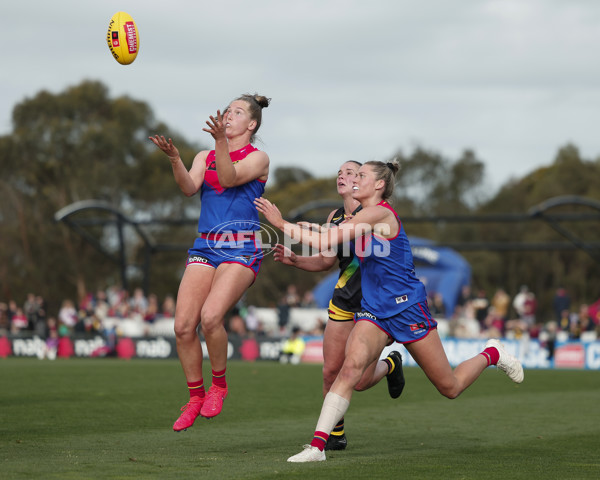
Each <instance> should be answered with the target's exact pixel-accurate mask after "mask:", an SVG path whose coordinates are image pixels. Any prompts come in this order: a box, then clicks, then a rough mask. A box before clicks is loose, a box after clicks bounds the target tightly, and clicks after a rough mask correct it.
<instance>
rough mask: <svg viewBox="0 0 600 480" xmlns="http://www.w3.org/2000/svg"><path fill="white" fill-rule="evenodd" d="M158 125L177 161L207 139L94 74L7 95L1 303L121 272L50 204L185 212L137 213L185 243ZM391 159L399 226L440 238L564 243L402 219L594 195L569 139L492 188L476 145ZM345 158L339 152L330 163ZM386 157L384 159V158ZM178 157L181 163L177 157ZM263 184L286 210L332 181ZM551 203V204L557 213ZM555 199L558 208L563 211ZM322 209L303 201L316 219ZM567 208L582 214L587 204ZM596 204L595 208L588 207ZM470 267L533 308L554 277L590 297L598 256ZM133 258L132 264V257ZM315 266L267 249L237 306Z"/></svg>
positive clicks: (96, 282) (137, 255)
mask: <svg viewBox="0 0 600 480" xmlns="http://www.w3.org/2000/svg"><path fill="white" fill-rule="evenodd" d="M155 132H162V133H164V134H165V135H166V136H170V137H172V138H173V140H174V141H175V142H176V143H177V145H178V147H179V149H180V152H181V154H182V158H184V159H191V158H193V156H194V154H195V153H196V152H197V151H199V150H201V149H202V148H206V146H202V145H197V144H194V143H192V142H189V141H188V140H186V139H185V138H183V136H182V135H180V134H179V133H178V132H176V131H174V130H172V129H171V128H170V127H169V126H168V125H167V124H165V123H163V122H161V121H160V120H157V119H156V118H155V117H154V114H153V112H152V109H151V108H150V106H149V105H148V104H147V103H146V102H144V101H140V100H136V99H133V98H130V97H128V96H120V97H117V98H111V97H110V95H109V92H108V89H107V88H106V87H105V86H104V85H103V84H102V83H100V82H97V81H84V82H82V83H80V84H78V85H75V86H72V87H69V88H67V89H65V90H64V91H63V92H60V93H58V94H52V93H49V92H47V91H41V92H39V93H37V94H36V95H35V96H33V97H31V98H27V99H25V100H23V101H22V102H21V103H19V104H17V105H16V106H15V107H14V109H13V112H12V131H11V132H10V133H9V134H8V135H4V136H2V137H0V171H1V172H2V175H1V176H0V195H1V198H2V201H1V202H0V238H1V241H0V259H1V263H0V300H6V299H11V298H12V299H16V300H18V301H21V299H24V298H25V297H26V295H27V293H29V292H35V293H36V294H40V295H43V296H44V297H45V298H46V299H48V301H49V302H50V304H51V305H56V306H58V304H59V303H60V301H61V300H62V299H64V298H73V299H78V298H81V297H82V296H84V295H85V293H87V292H94V291H95V290H97V289H104V288H106V287H107V286H109V285H112V284H118V283H120V277H119V269H118V266H117V265H115V264H114V263H113V262H111V261H107V258H106V256H105V255H103V254H102V253H101V252H100V251H99V250H98V249H97V248H94V246H93V245H91V244H90V243H89V242H88V241H86V240H85V239H83V238H82V237H81V236H80V235H78V234H77V233H76V232H74V231H73V230H71V229H69V228H67V227H66V226H65V225H64V224H62V223H60V222H56V221H55V220H54V215H55V213H56V212H57V211H59V210H60V209H61V208H63V207H65V206H67V205H70V204H72V203H74V202H77V201H81V200H88V199H94V200H101V201H104V202H106V203H107V204H110V205H113V206H115V207H116V208H118V209H120V210H122V211H123V212H125V213H126V214H127V215H128V216H129V217H130V218H132V219H134V220H149V219H181V220H189V223H184V224H182V225H180V226H175V225H168V224H158V223H157V224H148V225H145V226H144V227H143V228H144V229H145V230H146V231H147V232H148V234H149V235H151V236H152V237H153V238H154V239H156V241H157V242H159V243H168V244H180V245H182V246H189V245H191V243H192V241H193V239H194V237H195V234H196V232H195V228H194V225H193V220H195V219H197V217H198V214H199V211H200V202H199V201H198V199H196V198H193V199H188V198H186V197H185V196H183V195H182V194H181V193H180V192H179V190H178V188H177V187H176V185H175V183H174V181H173V178H172V173H171V167H170V164H169V162H168V161H165V159H164V156H163V154H162V153H161V152H159V151H157V149H156V148H154V147H153V145H152V144H151V143H150V142H149V141H148V140H147V139H148V136H149V135H150V134H153V133H155ZM394 157H395V158H397V159H398V161H399V162H400V166H401V168H400V172H401V173H400V175H399V177H398V179H397V185H396V191H395V195H394V197H393V203H394V206H395V208H396V209H397V211H398V212H399V213H400V215H401V218H402V217H406V218H407V219H408V220H407V221H406V222H405V227H406V230H407V232H408V234H409V236H410V235H413V236H419V237H424V238H428V239H431V240H433V241H434V242H439V243H445V244H447V243H460V242H472V241H475V240H476V241H480V242H496V243H499V244H501V243H503V242H506V243H508V242H518V241H522V242H530V243H536V242H537V243H543V242H546V243H547V242H558V241H562V242H564V238H563V237H561V235H559V234H558V233H557V232H556V231H555V230H554V229H552V228H551V227H550V226H548V225H547V224H545V223H544V222H539V221H534V220H532V221H531V222H522V223H516V224H507V223H505V222H495V223H494V222H485V223H473V222H466V223H464V224H460V223H456V222H443V221H438V222H411V221H410V218H419V217H432V216H448V215H465V216H469V215H471V216H474V215H478V216H480V215H492V214H501V213H523V212H527V211H528V209H530V208H531V207H533V206H535V205H538V204H540V203H541V202H544V201H547V200H548V199H550V198H553V197H557V196H560V195H577V196H580V197H584V198H588V199H592V200H596V201H600V182H598V179H599V178H600V158H596V159H585V158H582V156H581V154H580V152H579V150H578V149H577V147H576V146H575V145H572V144H568V145H565V146H563V147H562V148H560V149H559V150H558V152H557V153H556V156H555V158H554V159H551V161H549V164H548V165H547V166H545V167H543V168H538V169H536V170H534V171H532V172H531V173H529V174H527V175H525V176H524V177H523V178H514V179H511V180H510V181H508V182H507V183H506V184H504V185H502V186H501V188H500V189H499V191H497V192H496V193H494V194H492V195H490V193H489V191H486V189H485V187H484V186H483V185H484V182H485V165H484V163H483V162H482V161H481V160H480V159H479V158H478V157H477V154H476V152H474V151H472V150H465V151H464V152H463V153H462V154H461V155H460V156H459V157H458V158H456V159H449V158H446V157H444V156H442V155H440V154H439V153H437V152H435V151H433V150H428V149H426V148H423V147H415V148H413V149H412V151H410V152H405V151H403V150H401V149H399V150H398V151H397V152H396V153H395V154H394V155H392V156H391V158H394ZM341 160H343V159H340V161H341ZM382 160H385V159H382ZM188 166H189V164H188ZM271 178H272V180H271V181H270V182H269V184H268V188H267V193H266V195H267V196H268V197H269V198H270V199H271V200H272V201H274V202H275V203H276V204H277V205H278V206H279V208H280V209H281V211H282V213H283V214H284V215H288V214H289V213H290V212H292V211H293V210H294V209H296V208H297V207H298V206H299V205H302V204H305V203H309V202H311V201H314V200H316V199H318V200H323V201H327V200H329V201H332V202H335V201H337V200H338V197H337V194H336V190H335V178H333V177H330V178H317V177H315V176H313V175H312V174H311V173H310V172H307V171H305V170H303V169H301V168H289V167H279V168H278V167H277V166H276V165H274V166H273V169H272V176H271ZM561 209H562V210H561ZM566 209H567V207H559V208H557V211H559V212H560V211H565V210H566ZM330 210H331V209H330V208H329V209H322V210H320V211H319V210H315V211H314V212H311V215H312V219H313V220H315V221H324V220H325V218H326V216H327V214H328V213H329V211H330ZM568 210H569V211H573V210H575V211H581V212H590V209H589V208H588V207H585V206H580V207H573V206H571V207H568ZM596 213H598V212H596ZM567 227H568V229H569V232H571V233H572V234H573V235H574V236H575V237H577V238H580V239H582V241H584V242H592V243H593V242H596V241H597V239H600V221H598V219H596V220H595V221H594V220H591V221H589V220H588V221H570V222H569V223H568V226H567ZM90 229H91V231H92V232H93V234H94V236H95V238H97V240H98V242H99V244H100V245H102V246H103V248H104V249H105V250H107V251H113V252H115V251H116V249H117V243H116V241H115V236H116V231H115V226H114V225H111V224H102V225H96V226H91V227H90ZM125 233H126V238H125V240H126V245H127V252H126V253H127V257H128V258H130V259H133V264H134V265H132V266H130V268H129V269H128V271H127V275H128V278H129V280H130V284H131V287H132V288H133V287H135V286H139V285H141V284H142V269H141V268H139V265H141V264H142V263H143V258H142V257H143V245H142V242H141V240H140V239H139V237H138V236H136V235H134V234H133V233H132V232H129V231H126V232H125ZM461 253H462V254H463V256H464V257H465V258H466V259H467V260H468V261H469V262H470V264H471V267H472V272H473V285H474V286H475V287H476V288H478V289H479V288H480V289H484V290H486V291H487V292H489V295H490V296H491V295H492V294H493V291H494V290H495V289H496V288H498V287H503V288H505V289H506V290H507V291H508V292H509V293H511V294H512V295H514V294H515V293H516V292H517V291H518V289H519V286H520V285H522V284H527V285H528V286H529V287H530V289H531V290H533V291H535V292H536V294H537V295H538V301H539V305H540V308H541V311H542V312H545V314H548V312H550V310H551V298H552V295H553V293H554V290H555V289H556V288H557V287H558V286H564V287H565V288H567V289H568V291H569V292H570V294H571V296H572V298H573V299H574V300H575V301H577V302H579V303H591V302H593V301H595V300H597V299H598V298H599V297H600V268H599V265H598V262H596V261H594V259H593V258H591V257H590V255H589V253H586V252H585V251H583V250H577V249H574V250H570V249H560V250H559V249H557V250H539V251H535V250H534V251H518V250H515V251H511V250H507V251H482V250H477V251H463V252H461ZM185 254H186V252H185V249H183V247H182V250H173V251H164V252H160V253H157V254H155V255H154V256H153V258H152V267H151V276H150V285H149V290H150V291H151V292H153V293H156V294H157V295H159V296H160V297H163V296H165V295H167V294H169V293H170V294H175V293H176V289H177V286H178V284H179V280H180V277H181V274H182V271H183V268H184V263H185ZM136 264H137V265H138V267H136ZM324 275H326V272H325V273H320V274H314V273H305V272H301V271H299V270H297V269H292V268H285V267H282V266H280V265H276V264H275V262H273V259H272V257H271V256H267V257H265V260H264V261H263V266H262V271H261V274H260V275H259V276H258V279H257V281H256V283H255V285H254V286H253V287H252V288H251V289H250V290H249V291H248V293H247V298H246V299H245V300H246V302H247V303H249V304H254V305H259V306H274V305H276V304H277V303H278V301H279V299H280V298H281V297H282V296H283V294H284V291H285V289H286V286H287V285H288V284H295V285H296V286H297V287H298V289H299V290H300V291H305V290H309V289H311V288H312V287H314V285H315V284H316V283H317V282H318V281H319V280H320V279H321V278H322V277H323V276H324Z"/></svg>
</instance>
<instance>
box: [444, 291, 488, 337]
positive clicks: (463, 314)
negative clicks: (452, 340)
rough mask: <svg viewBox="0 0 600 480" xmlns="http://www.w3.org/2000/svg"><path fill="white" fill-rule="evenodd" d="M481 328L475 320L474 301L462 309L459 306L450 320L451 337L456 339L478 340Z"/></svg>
mask: <svg viewBox="0 0 600 480" xmlns="http://www.w3.org/2000/svg"><path fill="white" fill-rule="evenodd" d="M480 332H481V326H480V325H479V322H478V321H477V319H476V318H475V309H474V308H473V301H472V300H469V301H467V302H466V303H465V304H464V305H463V306H462V307H461V306H457V308H456V310H455V312H454V315H453V316H452V319H451V320H450V335H452V336H453V337H456V338H478V337H479V334H480Z"/></svg>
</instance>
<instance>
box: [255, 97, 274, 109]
mask: <svg viewBox="0 0 600 480" xmlns="http://www.w3.org/2000/svg"><path fill="white" fill-rule="evenodd" d="M253 98H254V100H255V101H256V103H258V105H259V106H260V108H267V107H268V106H269V103H271V99H270V98H268V97H265V96H263V95H259V94H257V93H255V94H254V95H253Z"/></svg>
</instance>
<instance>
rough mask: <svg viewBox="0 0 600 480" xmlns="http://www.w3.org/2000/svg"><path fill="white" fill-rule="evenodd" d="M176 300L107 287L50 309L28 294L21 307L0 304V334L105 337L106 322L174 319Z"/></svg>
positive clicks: (44, 301) (137, 291) (13, 304)
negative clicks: (93, 335) (99, 335)
mask: <svg viewBox="0 0 600 480" xmlns="http://www.w3.org/2000/svg"><path fill="white" fill-rule="evenodd" d="M174 315H175V299H174V297H173V296H171V295H167V296H166V297H165V298H164V299H162V302H159V299H158V297H157V296H156V295H154V294H150V295H148V296H146V295H145V294H144V292H143V290H142V289H141V288H138V289H135V290H134V292H133V294H132V295H130V294H129V293H128V292H127V291H126V290H124V289H122V288H118V287H109V288H108V289H106V290H98V291H97V292H96V293H95V294H91V293H90V294H87V295H86V296H85V297H84V298H83V299H82V300H81V301H79V302H75V301H73V300H72V299H64V300H62V302H61V304H60V305H57V306H54V307H51V306H49V305H48V303H47V302H46V300H45V299H44V298H43V297H42V296H41V295H36V294H34V293H29V294H28V295H27V298H26V299H25V301H24V302H23V304H22V306H21V305H19V304H18V303H17V301H15V300H9V301H8V302H2V301H0V335H6V334H11V335H13V336H19V335H38V336H40V337H43V338H49V337H53V336H59V337H61V336H66V335H72V334H104V333H105V330H106V329H107V324H106V320H107V319H112V320H113V321H112V322H110V328H112V327H113V326H114V320H115V319H116V320H117V321H118V320H119V319H134V320H140V321H143V322H146V323H149V324H150V323H153V322H155V321H156V320H157V319H161V318H173V317H174Z"/></svg>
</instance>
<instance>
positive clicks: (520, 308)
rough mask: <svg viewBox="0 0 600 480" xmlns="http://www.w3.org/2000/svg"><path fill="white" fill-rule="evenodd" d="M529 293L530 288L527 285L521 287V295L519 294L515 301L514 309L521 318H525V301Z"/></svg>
mask: <svg viewBox="0 0 600 480" xmlns="http://www.w3.org/2000/svg"><path fill="white" fill-rule="evenodd" d="M528 293H529V287H527V285H521V288H520V289H519V293H517V294H516V295H515V298H514V299H513V308H514V309H515V312H516V314H517V316H518V317H519V318H523V314H524V313H525V300H526V299H527V294H528Z"/></svg>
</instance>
